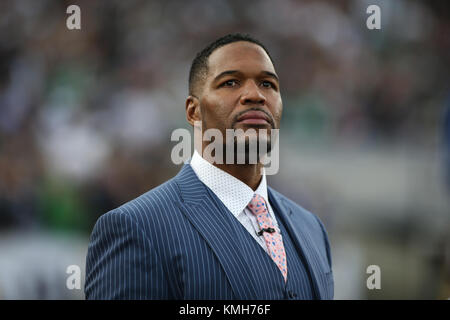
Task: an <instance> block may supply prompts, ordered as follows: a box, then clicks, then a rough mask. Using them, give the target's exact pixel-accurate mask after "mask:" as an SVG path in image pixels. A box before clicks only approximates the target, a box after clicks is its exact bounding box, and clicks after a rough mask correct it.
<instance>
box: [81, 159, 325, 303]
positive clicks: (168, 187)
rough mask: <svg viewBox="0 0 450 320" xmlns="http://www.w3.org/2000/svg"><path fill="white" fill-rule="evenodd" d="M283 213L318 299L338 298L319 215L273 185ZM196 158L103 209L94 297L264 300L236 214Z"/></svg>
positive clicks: (92, 259) (92, 278) (92, 254)
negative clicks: (197, 168) (236, 230)
mask: <svg viewBox="0 0 450 320" xmlns="http://www.w3.org/2000/svg"><path fill="white" fill-rule="evenodd" d="M268 195H269V201H270V203H271V205H272V207H274V209H275V210H276V211H277V212H278V213H279V217H280V218H281V220H282V222H283V224H284V225H285V227H286V230H287V231H288V232H289V235H290V236H291V238H292V241H293V243H294V245H295V248H296V250H297V252H298V254H299V256H300V257H303V260H304V261H305V264H306V268H307V269H308V271H309V273H310V275H311V279H312V281H311V282H312V287H313V291H314V292H315V295H316V297H317V298H319V299H332V298H333V290H334V284H333V274H332V270H331V254H330V247H329V243H328V238H327V234H326V231H325V228H324V227H323V225H322V223H321V222H320V220H319V219H318V218H317V217H316V216H315V215H313V214H312V213H310V212H308V211H306V210H305V209H303V208H302V207H300V206H298V205H297V204H295V203H294V202H292V201H291V200H289V199H287V198H286V197H284V196H283V195H281V194H280V193H278V192H276V191H275V190H273V189H272V188H270V187H269V188H268ZM219 201H220V200H218V198H217V197H215V195H214V194H213V193H212V191H211V190H209V188H207V187H206V186H205V185H204V184H203V183H202V182H201V181H200V180H199V179H198V178H197V176H196V174H195V173H194V171H193V170H192V168H191V166H190V165H189V164H185V165H184V166H183V167H182V169H181V170H180V172H179V173H178V174H177V175H176V176H175V177H174V178H172V179H170V180H169V181H167V182H165V183H164V184H162V185H160V186H158V187H156V188H155V189H152V190H150V191H148V192H147V193H145V194H143V195H141V196H140V197H138V198H136V199H134V200H132V201H130V202H128V203H126V204H124V205H122V206H121V207H119V208H117V209H114V210H112V211H110V212H108V213H106V214H104V215H102V216H101V217H100V218H99V219H98V221H97V223H96V224H95V227H94V230H93V232H92V235H91V240H90V243H89V248H88V254H87V259H86V281H85V294H86V298H87V299H241V300H244V299H253V300H255V299H260V297H261V294H260V292H258V286H257V285H255V283H256V281H257V279H256V278H255V275H254V274H252V272H251V268H249V265H248V263H247V262H246V261H248V259H246V257H244V256H243V255H245V254H247V253H245V252H241V251H240V250H236V248H238V243H237V242H236V241H237V240H236V236H235V235H234V234H233V231H232V228H230V227H229V220H228V219H230V218H229V217H232V215H231V214H228V213H226V212H225V214H224V213H223V212H222V213H221V211H222V210H218V208H219V207H218V206H219V203H218V202H219Z"/></svg>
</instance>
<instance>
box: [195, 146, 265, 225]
mask: <svg viewBox="0 0 450 320" xmlns="http://www.w3.org/2000/svg"><path fill="white" fill-rule="evenodd" d="M190 164H191V167H192V169H193V170H194V172H195V173H196V175H197V177H198V178H199V179H200V181H201V182H203V183H204V184H205V185H206V186H207V187H208V188H210V189H211V191H212V192H214V194H215V195H216V196H217V197H218V198H219V199H220V201H222V203H223V204H224V205H225V206H226V207H227V209H228V210H230V211H231V213H232V214H233V215H234V216H235V217H237V216H238V215H239V214H240V213H241V212H242V211H243V210H244V209H245V207H247V205H248V204H249V203H250V201H251V200H252V198H253V194H255V193H257V194H259V195H260V196H261V197H263V198H264V200H266V202H267V203H268V198H267V182H266V174H265V171H264V168H263V174H262V178H261V182H260V183H259V186H258V188H257V189H256V190H255V191H253V190H252V188H250V187H249V186H248V185H246V184H245V183H244V182H242V181H241V180H239V179H237V178H235V177H233V176H232V175H231V174H229V173H227V172H225V171H223V170H222V169H219V168H217V167H216V166H214V165H213V164H211V163H210V162H208V161H207V160H205V159H203V158H202V157H201V156H200V154H199V153H198V152H197V150H195V151H194V154H193V156H192V159H191V162H190Z"/></svg>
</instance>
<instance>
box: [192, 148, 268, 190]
mask: <svg viewBox="0 0 450 320" xmlns="http://www.w3.org/2000/svg"><path fill="white" fill-rule="evenodd" d="M198 152H199V151H198ZM199 154H200V156H202V157H203V153H201V152H199ZM203 159H205V160H206V161H208V162H210V163H211V164H212V165H213V166H215V167H217V168H219V169H221V170H223V171H225V172H226V173H228V174H230V175H232V176H233V177H235V178H236V179H239V180H241V181H242V182H243V183H245V184H246V185H248V186H249V187H250V188H252V190H253V191H255V190H256V189H257V188H258V186H259V184H260V182H261V178H262V174H261V170H262V168H263V165H262V163H261V162H258V163H256V164H217V163H215V162H214V160H213V159H207V157H203Z"/></svg>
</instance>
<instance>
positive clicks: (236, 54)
mask: <svg viewBox="0 0 450 320" xmlns="http://www.w3.org/2000/svg"><path fill="white" fill-rule="evenodd" d="M227 70H239V71H242V72H255V73H259V72H261V71H270V72H273V73H275V69H274V66H273V64H272V62H271V61H270V58H269V56H268V55H267V53H266V51H264V49H263V48H261V47H260V46H259V45H257V44H255V43H251V42H247V41H238V42H233V43H230V44H227V45H225V46H223V47H220V48H218V49H216V50H215V51H214V52H213V53H212V54H211V55H210V56H209V59H208V77H211V76H212V77H215V76H216V75H218V74H219V73H221V72H223V71H227Z"/></svg>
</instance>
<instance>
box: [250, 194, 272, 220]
mask: <svg viewBox="0 0 450 320" xmlns="http://www.w3.org/2000/svg"><path fill="white" fill-rule="evenodd" d="M248 207H249V209H250V211H251V212H252V213H253V214H255V215H257V214H259V213H263V212H264V211H267V206H266V201H265V200H264V198H263V197H261V196H260V195H259V194H256V193H255V194H254V195H253V198H252V200H251V201H250V203H249V204H248Z"/></svg>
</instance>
